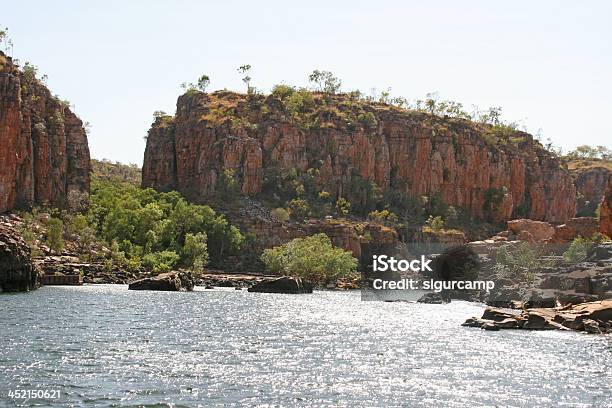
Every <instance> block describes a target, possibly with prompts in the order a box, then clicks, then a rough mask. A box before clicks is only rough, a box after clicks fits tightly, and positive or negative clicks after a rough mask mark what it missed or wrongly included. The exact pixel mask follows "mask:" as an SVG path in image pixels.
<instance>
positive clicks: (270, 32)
mask: <svg viewBox="0 0 612 408" xmlns="http://www.w3.org/2000/svg"><path fill="white" fill-rule="evenodd" d="M610 16H612V2H610V1H606V0H602V1H596V0H595V1H589V2H577V1H563V0H556V1H545V0H539V1H526V0H518V1H516V0H514V1H505V2H493V1H490V0H483V1H478V0H472V1H461V2H459V1H455V0H452V1H451V0H448V1H444V0H432V1H427V2H424V1H407V0H403V1H385V0H378V1H359V0H350V1H334V0H325V1H319V0H309V1H293V2H291V1H286V0H285V1H266V0H258V1H237V0H223V1H216V2H212V1H180V0H179V1H157V0H151V1H135V0H134V1H108V0H107V1H87V2H84V1H62V0H56V1H39V0H30V1H27V2H25V1H11V2H8V3H6V4H4V6H3V7H2V14H0V25H2V26H6V27H8V28H9V36H10V37H11V38H12V40H13V42H14V44H15V46H14V50H13V57H15V58H18V59H19V60H20V61H21V63H24V62H25V61H30V62H31V63H33V64H34V65H37V66H38V67H39V71H40V73H41V74H47V75H48V81H47V84H48V86H49V87H50V89H51V91H52V92H53V93H55V94H58V95H60V96H61V97H62V99H67V100H69V101H70V102H71V103H72V104H73V105H74V110H75V111H76V113H77V114H78V115H79V116H80V117H81V118H82V119H83V120H84V121H86V122H89V123H90V124H91V128H90V133H89V143H90V149H91V154H92V157H94V158H97V159H102V158H107V159H109V160H113V161H120V162H124V163H136V164H141V163H142V158H143V154H144V147H145V141H144V139H143V137H144V136H145V135H146V133H147V130H148V129H149V127H150V125H151V123H152V121H153V112H154V111H156V110H163V111H165V112H168V113H174V111H175V107H176V98H177V97H178V95H179V94H180V93H181V88H180V84H181V83H183V82H195V81H196V79H197V78H198V77H199V76H200V75H202V74H207V75H209V76H210V78H211V86H210V88H209V89H210V90H215V89H224V88H227V89H232V90H238V91H244V88H245V85H244V84H243V83H242V82H241V80H240V74H239V73H238V72H237V68H238V67H239V66H240V65H244V64H250V65H251V66H252V67H253V68H252V74H251V77H252V78H253V80H252V85H253V86H255V87H257V88H258V89H259V90H262V91H265V92H268V91H269V90H270V89H271V87H272V86H273V85H275V84H278V83H286V84H290V85H297V86H307V85H308V74H309V73H310V72H311V71H312V70H313V69H322V70H329V71H332V72H333V73H334V74H335V75H336V76H338V77H339V78H341V80H342V83H343V89H344V90H353V89H360V90H362V91H364V92H365V93H366V94H370V93H371V90H372V89H376V90H377V91H378V92H380V91H382V90H386V89H387V88H391V94H392V95H394V96H403V97H405V98H408V99H411V100H414V99H418V98H423V97H424V96H425V95H426V94H427V93H428V92H437V93H438V95H439V97H440V98H442V99H450V100H455V101H459V102H462V103H463V104H464V105H465V106H467V107H471V106H472V105H477V106H479V107H481V108H487V107H489V106H500V107H502V109H503V116H504V118H505V119H507V120H509V121H521V122H522V123H523V124H524V125H525V127H526V128H527V130H529V131H530V132H531V133H534V134H535V133H536V132H537V131H538V130H540V129H541V134H542V135H543V136H542V139H543V140H546V139H547V138H550V139H552V141H553V143H554V144H555V145H558V146H561V147H562V148H563V149H564V150H565V151H567V150H570V149H573V148H574V147H576V146H577V145H581V144H590V145H604V146H608V147H612V142H611V140H612V120H610V115H611V114H612V79H611V77H610V75H611V73H612V41H611V40H612V24H610V21H609V20H610Z"/></svg>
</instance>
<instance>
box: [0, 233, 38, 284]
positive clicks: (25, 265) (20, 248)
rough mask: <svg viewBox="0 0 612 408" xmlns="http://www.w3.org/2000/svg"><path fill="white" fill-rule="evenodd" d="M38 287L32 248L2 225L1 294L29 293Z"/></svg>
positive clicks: (0, 246)
mask: <svg viewBox="0 0 612 408" xmlns="http://www.w3.org/2000/svg"><path fill="white" fill-rule="evenodd" d="M37 287H38V269H37V268H36V266H35V265H34V262H33V261H32V256H31V252H30V247H29V246H28V244H27V243H26V242H25V241H24V240H23V238H21V236H20V235H19V233H18V232H17V231H16V230H15V229H14V228H12V227H10V226H8V225H5V224H0V292H20V291H29V290H32V289H36V288H37Z"/></svg>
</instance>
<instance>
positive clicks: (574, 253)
mask: <svg viewBox="0 0 612 408" xmlns="http://www.w3.org/2000/svg"><path fill="white" fill-rule="evenodd" d="M592 246H593V241H591V240H590V239H586V238H583V237H581V236H577V237H576V238H574V240H573V241H572V243H571V244H570V246H569V248H568V249H567V251H565V252H564V253H563V258H565V260H567V261H570V262H582V261H584V260H585V259H586V257H587V252H588V251H589V249H591V247H592Z"/></svg>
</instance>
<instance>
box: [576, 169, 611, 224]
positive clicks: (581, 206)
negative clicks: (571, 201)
mask: <svg viewBox="0 0 612 408" xmlns="http://www.w3.org/2000/svg"><path fill="white" fill-rule="evenodd" d="M611 168H612V165H611V164H610V162H608V161H602V160H599V161H595V160H592V161H586V160H582V161H579V160H577V161H574V162H570V163H569V169H570V172H571V173H572V176H573V177H574V184H575V185H576V190H577V193H578V197H577V208H576V213H577V215H578V216H581V217H585V216H586V217H592V216H594V215H595V211H596V210H597V206H598V205H599V203H601V201H602V199H603V196H604V192H605V190H606V186H607V183H608V178H609V177H610V175H612V170H611Z"/></svg>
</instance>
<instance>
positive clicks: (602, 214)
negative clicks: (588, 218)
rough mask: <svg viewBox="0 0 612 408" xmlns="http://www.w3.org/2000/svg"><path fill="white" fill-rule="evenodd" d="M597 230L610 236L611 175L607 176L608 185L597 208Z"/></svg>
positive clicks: (611, 216)
mask: <svg viewBox="0 0 612 408" xmlns="http://www.w3.org/2000/svg"><path fill="white" fill-rule="evenodd" d="M599 231H600V232H601V233H602V234H604V235H607V236H608V237H612V175H610V177H608V185H607V188H606V192H605V194H604V197H603V200H602V202H601V207H600V209H599Z"/></svg>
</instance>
